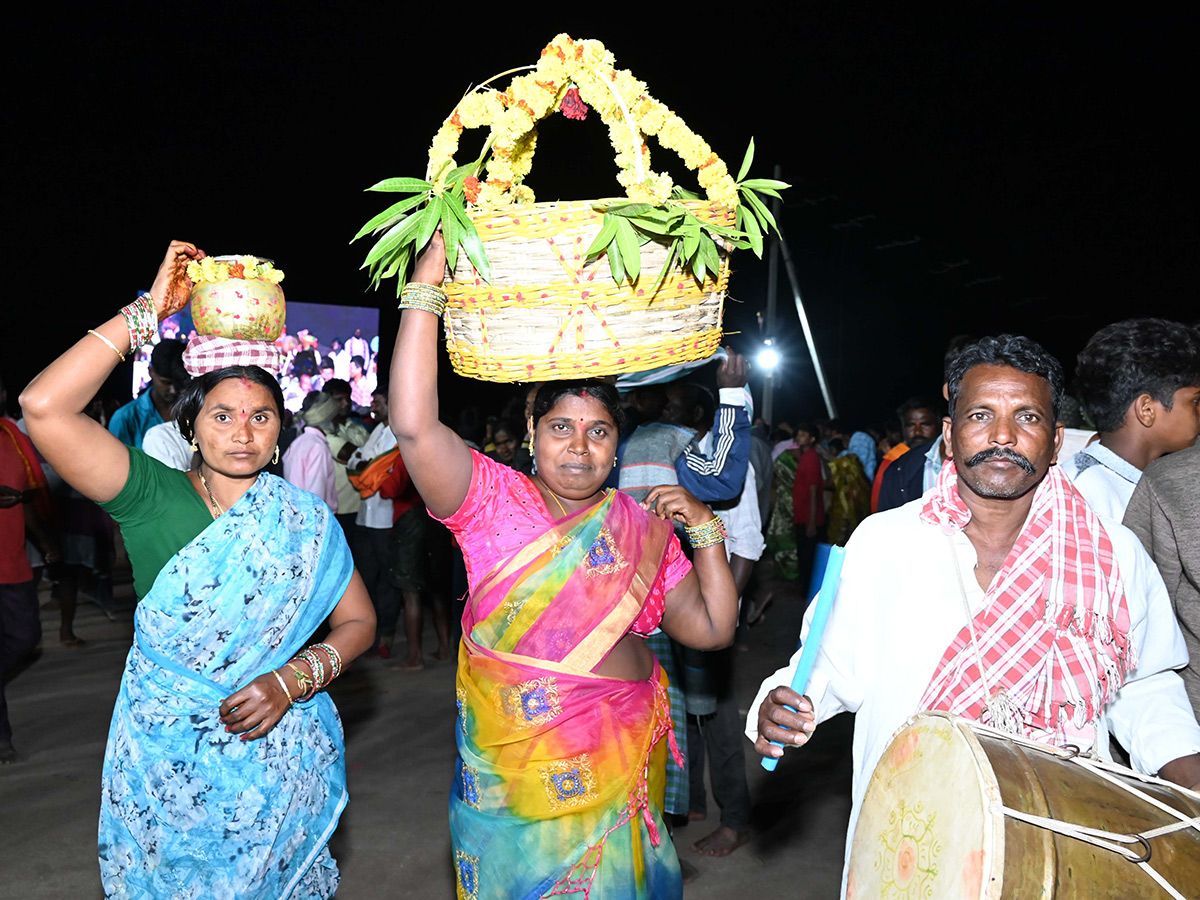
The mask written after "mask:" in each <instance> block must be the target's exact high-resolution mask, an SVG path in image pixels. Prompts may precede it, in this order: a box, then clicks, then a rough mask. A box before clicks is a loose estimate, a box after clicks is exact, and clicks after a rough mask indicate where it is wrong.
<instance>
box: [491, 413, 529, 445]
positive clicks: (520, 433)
mask: <svg viewBox="0 0 1200 900" xmlns="http://www.w3.org/2000/svg"><path fill="white" fill-rule="evenodd" d="M501 431H505V432H507V433H508V434H511V435H512V436H513V439H514V440H516V441H518V442H519V441H520V440H521V438H523V437H524V436H525V426H524V425H518V424H517V420H516V419H509V418H499V419H497V420H496V423H495V424H494V425H493V426H492V437H493V439H494V438H495V436H496V435H497V434H499V433H500V432H501Z"/></svg>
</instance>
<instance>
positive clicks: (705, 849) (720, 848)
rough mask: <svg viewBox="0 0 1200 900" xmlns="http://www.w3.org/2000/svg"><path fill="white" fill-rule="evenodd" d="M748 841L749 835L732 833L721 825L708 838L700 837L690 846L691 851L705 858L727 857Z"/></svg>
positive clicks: (731, 830) (728, 828)
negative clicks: (701, 854)
mask: <svg viewBox="0 0 1200 900" xmlns="http://www.w3.org/2000/svg"><path fill="white" fill-rule="evenodd" d="M748 840H750V835H748V834H747V833H746V832H744V831H743V832H738V831H734V830H733V829H732V828H730V827H729V826H728V825H722V826H721V827H720V828H718V829H717V830H716V831H714V832H713V833H712V834H710V835H708V837H702V838H700V840H698V841H696V843H694V844H692V849H693V850H695V851H696V852H697V853H703V854H704V855H705V856H728V855H729V854H730V853H732V852H733V851H734V850H736V849H737V848H738V847H740V846H742V844H744V843H746V841H748Z"/></svg>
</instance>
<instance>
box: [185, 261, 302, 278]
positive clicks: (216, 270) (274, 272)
mask: <svg viewBox="0 0 1200 900" xmlns="http://www.w3.org/2000/svg"><path fill="white" fill-rule="evenodd" d="M187 275H188V278H190V279H191V280H192V283H193V284H216V283H217V282H218V281H227V280H228V279H230V278H258V279H260V280H262V281H269V282H271V284H279V282H281V281H283V270H282V269H277V268H275V266H274V265H272V264H271V263H269V262H267V261H266V260H262V261H260V260H259V259H258V257H257V256H239V257H238V258H237V260H236V261H235V262H232V263H231V262H224V261H218V260H216V259H214V258H213V257H211V256H206V257H204V259H202V260H199V261H198V262H197V261H195V260H193V261H192V262H189V263H188V264H187Z"/></svg>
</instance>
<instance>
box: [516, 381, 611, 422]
mask: <svg viewBox="0 0 1200 900" xmlns="http://www.w3.org/2000/svg"><path fill="white" fill-rule="evenodd" d="M567 396H574V397H592V398H593V399H595V400H599V401H600V402H601V403H603V404H604V408H605V409H606V410H608V414H609V415H610V416H612V420H613V424H614V425H616V426H617V430H618V431H620V429H621V425H622V423H624V421H625V415H624V413H623V412H622V411H621V395H620V394H618V393H617V389H616V388H615V387H613V386H612V385H611V384H609V383H608V382H607V381H599V380H598V379H594V378H588V379H581V380H579V381H547V382H546V383H545V384H543V385H542V386H541V387H540V388H538V392H537V397H536V398H534V401H533V427H534V428H535V429H536V428H537V423H538V421H539V420H540V419H541V418H542V416H544V415H545V414H546V413H548V412H550V410H552V409H554V406H555V404H557V403H558V401H559V400H561V399H562V398H563V397H567Z"/></svg>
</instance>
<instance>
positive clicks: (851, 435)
mask: <svg viewBox="0 0 1200 900" xmlns="http://www.w3.org/2000/svg"><path fill="white" fill-rule="evenodd" d="M827 427H828V430H829V438H828V440H829V441H832V440H833V439H835V438H836V439H838V440H840V441H841V443H842V448H841V449H840V450H838V452H837V454H836V456H849V455H854V456H857V457H858V461H859V462H860V463H861V464H862V469H863V473H864V474H865V475H866V476H867V481H870V480H871V479H872V478H874V477H875V467H876V465H877V462H878V459H879V457H878V456H877V455H876V450H875V439H874V438H873V437H871V435H869V434H867V432H865V431H851V430H850V429H849V428H848V427H847V426H846V424H845V423H844V422H842V420H841V419H831V420H830V421H829V423H828V425H827Z"/></svg>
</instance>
